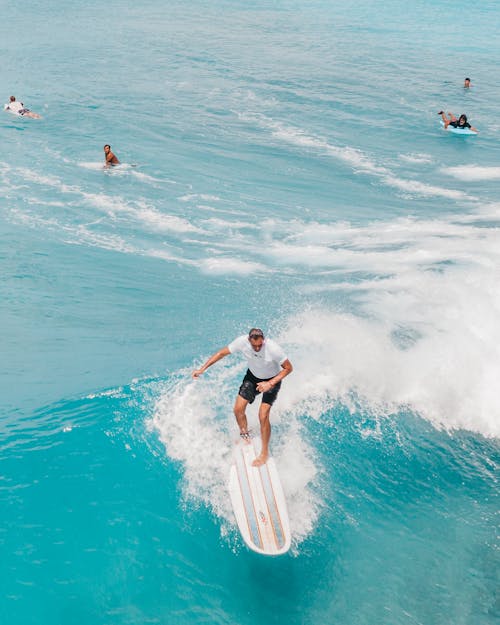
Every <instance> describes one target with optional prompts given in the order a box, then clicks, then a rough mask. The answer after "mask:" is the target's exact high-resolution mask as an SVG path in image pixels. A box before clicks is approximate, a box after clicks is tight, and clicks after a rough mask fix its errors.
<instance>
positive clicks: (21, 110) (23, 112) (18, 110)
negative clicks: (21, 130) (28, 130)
mask: <svg viewBox="0 0 500 625" xmlns="http://www.w3.org/2000/svg"><path fill="white" fill-rule="evenodd" d="M3 108H4V110H6V111H10V112H11V113H14V114H15V115H19V116H20V117H31V118H33V119H41V117H42V116H41V115H39V114H38V113H33V111H30V110H29V109H27V108H26V107H25V106H24V104H23V103H22V102H19V101H18V100H16V96H15V95H11V96H10V99H9V103H8V104H5V105H4V107H3Z"/></svg>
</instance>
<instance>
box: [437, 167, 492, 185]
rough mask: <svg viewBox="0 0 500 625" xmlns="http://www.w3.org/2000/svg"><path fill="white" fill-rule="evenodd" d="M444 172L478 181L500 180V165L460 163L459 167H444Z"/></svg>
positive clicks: (460, 178) (461, 178) (468, 180)
mask: <svg viewBox="0 0 500 625" xmlns="http://www.w3.org/2000/svg"><path fill="white" fill-rule="evenodd" d="M442 172H443V173H445V174H448V175H450V176H453V177H454V178H458V179H459V180H464V181H466V182H477V181H481V180H500V167H480V166H479V165H460V166H459V167H444V168H443V169H442Z"/></svg>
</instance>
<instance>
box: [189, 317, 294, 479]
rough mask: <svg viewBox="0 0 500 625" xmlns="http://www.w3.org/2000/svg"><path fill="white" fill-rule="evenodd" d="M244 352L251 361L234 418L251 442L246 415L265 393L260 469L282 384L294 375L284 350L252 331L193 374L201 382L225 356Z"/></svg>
mask: <svg viewBox="0 0 500 625" xmlns="http://www.w3.org/2000/svg"><path fill="white" fill-rule="evenodd" d="M236 352H241V353H242V354H243V356H245V358H246V359H247V361H248V370H247V372H246V374H245V377H244V378H243V381H242V383H241V386H240V390H239V391H238V396H237V397H236V401H235V404H234V416H235V417H236V421H237V423H238V426H239V428H240V436H241V437H242V439H243V440H246V441H249V440H250V434H249V433H248V424H247V416H246V413H245V410H246V407H247V405H248V404H251V403H253V401H254V399H255V396H256V395H259V394H260V393H262V403H261V405H260V408H259V421H260V436H261V439H262V449H261V452H260V455H259V456H258V457H257V458H256V459H255V460H254V461H253V464H254V466H256V467H258V466H260V465H262V464H265V463H266V461H267V459H268V457H269V439H270V438H271V423H270V421H269V415H270V412H271V406H272V405H273V403H274V401H275V400H276V397H277V396H278V392H279V390H280V387H281V381H282V380H283V378H285V377H286V376H287V375H288V374H290V373H292V371H293V367H292V364H291V362H290V361H289V360H288V358H287V357H286V355H285V352H284V351H283V350H282V348H281V347H280V346H279V345H278V344H277V343H275V342H274V341H272V340H271V339H266V338H264V333H263V332H262V330H260V329H259V328H252V329H251V330H250V332H249V333H248V335H246V334H243V335H242V336H239V337H238V338H236V339H234V341H233V342H232V343H229V345H227V346H226V347H223V348H222V349H220V350H219V351H218V352H216V353H215V354H214V355H213V356H210V358H209V359H208V360H207V362H206V363H205V364H204V365H203V366H202V367H201V368H200V369H196V371H193V374H192V375H193V378H198V377H199V376H200V375H201V374H202V373H204V372H205V371H206V370H207V369H208V367H210V366H212V365H213V364H215V363H216V362H218V361H219V360H221V359H222V358H224V357H225V356H228V355H229V354H234V353H236Z"/></svg>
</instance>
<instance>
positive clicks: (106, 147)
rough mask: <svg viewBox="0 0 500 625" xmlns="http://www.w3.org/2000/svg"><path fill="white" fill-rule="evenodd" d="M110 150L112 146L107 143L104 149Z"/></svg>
mask: <svg viewBox="0 0 500 625" xmlns="http://www.w3.org/2000/svg"><path fill="white" fill-rule="evenodd" d="M110 150H111V146H110V145H109V143H106V145H105V146H104V151H105V152H109V151H110Z"/></svg>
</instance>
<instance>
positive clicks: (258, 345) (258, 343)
mask: <svg viewBox="0 0 500 625" xmlns="http://www.w3.org/2000/svg"><path fill="white" fill-rule="evenodd" d="M248 340H249V341H250V345H251V346H252V349H253V351H254V352H260V350H261V349H262V346H263V345H264V337H263V336H257V337H255V338H252V337H250V338H249V339H248Z"/></svg>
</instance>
